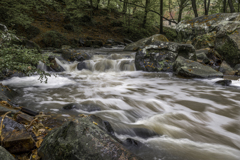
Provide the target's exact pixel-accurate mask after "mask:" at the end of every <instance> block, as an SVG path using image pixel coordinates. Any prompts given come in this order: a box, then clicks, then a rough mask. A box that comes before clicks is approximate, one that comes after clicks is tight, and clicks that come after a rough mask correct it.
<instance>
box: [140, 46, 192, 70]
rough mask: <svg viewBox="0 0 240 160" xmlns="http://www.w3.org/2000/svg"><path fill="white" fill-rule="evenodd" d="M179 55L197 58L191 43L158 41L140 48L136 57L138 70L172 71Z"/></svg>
mask: <svg viewBox="0 0 240 160" xmlns="http://www.w3.org/2000/svg"><path fill="white" fill-rule="evenodd" d="M178 56H183V57H185V58H187V59H189V58H193V59H194V60H195V59H196V55H195V49H194V47H193V46H192V45H189V44H179V43H174V42H161V41H156V42H153V43H151V44H150V45H147V46H145V47H142V48H141V49H139V50H138V52H137V53H136V57H135V66H136V70H143V71H149V72H154V71H155V72H159V71H163V72H171V71H173V63H174V61H175V60H176V58H177V57H178Z"/></svg>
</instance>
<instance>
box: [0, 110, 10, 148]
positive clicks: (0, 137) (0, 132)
mask: <svg viewBox="0 0 240 160" xmlns="http://www.w3.org/2000/svg"><path fill="white" fill-rule="evenodd" d="M10 112H11V111H9V112H7V113H5V114H4V115H3V116H2V121H1V126H0V139H1V146H2V142H3V139H2V128H3V121H4V118H5V117H6V115H7V114H8V113H10Z"/></svg>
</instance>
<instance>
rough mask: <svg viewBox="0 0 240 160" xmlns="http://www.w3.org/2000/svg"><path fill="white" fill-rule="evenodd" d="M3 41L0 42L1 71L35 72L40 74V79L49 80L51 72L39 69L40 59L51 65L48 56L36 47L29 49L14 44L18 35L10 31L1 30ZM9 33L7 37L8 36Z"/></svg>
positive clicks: (31, 73) (30, 73)
mask: <svg viewBox="0 0 240 160" xmlns="http://www.w3.org/2000/svg"><path fill="white" fill-rule="evenodd" d="M0 35H1V39H2V42H3V43H1V44H0V62H1V63H0V71H3V70H9V71H12V72H21V73H24V74H26V75H27V76H29V75H33V74H35V73H37V74H39V75H40V77H39V80H40V81H41V82H42V81H44V80H45V83H46V82H47V76H50V74H48V73H46V72H45V71H42V70H39V69H37V64H38V63H39V61H42V62H44V63H46V64H47V65H48V66H50V63H49V62H48V60H47V58H48V57H47V56H44V55H42V54H40V53H39V52H38V51H37V50H36V49H27V48H25V47H23V46H22V45H12V44H11V41H12V40H14V39H16V36H15V35H13V34H9V33H2V32H0ZM6 35H7V37H6Z"/></svg>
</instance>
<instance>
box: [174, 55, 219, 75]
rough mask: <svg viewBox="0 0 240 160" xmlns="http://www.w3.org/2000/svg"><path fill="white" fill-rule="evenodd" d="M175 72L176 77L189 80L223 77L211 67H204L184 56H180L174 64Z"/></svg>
mask: <svg viewBox="0 0 240 160" xmlns="http://www.w3.org/2000/svg"><path fill="white" fill-rule="evenodd" d="M173 70H174V72H175V73H176V75H179V76H183V77H187V78H212V77H223V74H222V73H221V72H218V71H216V70H214V69H212V68H211V67H209V66H206V65H202V64H200V63H198V62H195V61H192V60H187V59H185V58H183V57H182V56H179V57H178V58H177V59H176V61H175V62H174V65H173Z"/></svg>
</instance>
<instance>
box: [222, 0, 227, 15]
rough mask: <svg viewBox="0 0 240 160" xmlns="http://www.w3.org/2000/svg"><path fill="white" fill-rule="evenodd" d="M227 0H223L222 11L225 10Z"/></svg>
mask: <svg viewBox="0 0 240 160" xmlns="http://www.w3.org/2000/svg"><path fill="white" fill-rule="evenodd" d="M226 3H227V0H223V13H226V12H227V4H226Z"/></svg>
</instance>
